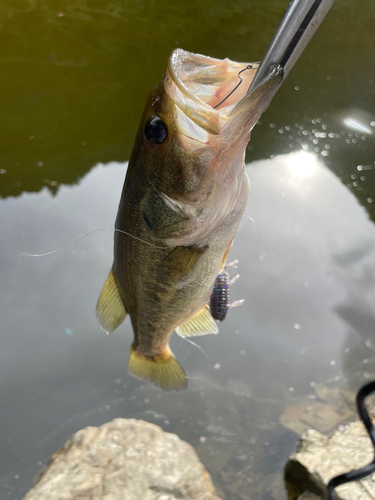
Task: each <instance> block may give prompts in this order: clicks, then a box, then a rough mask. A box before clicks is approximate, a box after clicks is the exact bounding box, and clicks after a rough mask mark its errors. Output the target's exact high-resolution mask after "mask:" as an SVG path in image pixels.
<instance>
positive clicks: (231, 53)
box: [0, 0, 375, 500]
mask: <svg viewBox="0 0 375 500" xmlns="http://www.w3.org/2000/svg"><path fill="white" fill-rule="evenodd" d="M204 5H205V7H204V8H202V2H201V1H200V2H198V1H192V2H182V1H178V2H174V3H173V6H171V5H170V4H169V2H166V1H158V2H154V1H151V0H149V1H137V2H125V1H122V2H120V1H113V2H111V3H108V2H105V1H95V2H94V1H92V2H89V1H84V0H76V2H71V3H68V2H66V1H65V2H61V3H60V7H59V9H58V10H57V9H56V8H55V6H54V5H52V3H51V2H47V1H42V0H41V1H37V0H36V1H33V2H32V1H29V2H25V3H22V2H17V3H15V2H13V1H12V2H10V1H9V2H5V3H4V2H3V4H2V6H1V7H0V40H1V43H0V64H1V67H2V77H1V81H0V89H1V92H2V95H3V99H1V101H0V111H1V117H2V120H1V121H0V132H1V133H0V137H1V141H2V146H1V155H0V196H1V199H0V208H1V214H2V216H1V218H0V236H1V238H2V239H3V240H2V241H3V243H4V241H6V242H7V243H9V244H10V245H12V246H13V247H15V248H17V249H20V250H22V251H24V252H28V253H44V252H48V251H50V250H53V249H55V248H59V247H61V246H63V245H65V244H66V243H68V242H71V241H73V240H75V239H77V238H79V237H80V236H82V235H83V234H85V233H88V232H90V231H94V230H97V229H100V228H106V229H103V230H100V231H96V232H94V233H92V234H91V235H89V236H87V237H85V238H83V239H82V240H80V241H78V242H76V243H73V244H71V245H70V246H67V247H66V248H64V249H62V250H61V251H59V252H57V253H53V254H51V255H47V256H44V257H27V256H24V255H22V254H20V253H18V252H16V251H14V250H12V249H10V248H9V247H7V246H6V245H5V244H3V243H2V244H0V269H1V282H0V287H1V301H0V317H1V337H0V338H1V340H0V342H1V349H0V401H1V427H0V429H1V430H0V449H1V454H0V497H1V498H9V499H12V500H16V499H21V498H22V496H23V495H24V494H25V492H26V491H27V489H28V488H29V487H30V486H31V484H32V480H33V478H34V477H35V475H36V474H37V473H38V471H40V470H41V469H42V468H43V466H44V465H45V464H46V462H47V461H48V458H49V456H50V455H51V454H52V453H53V452H54V451H55V450H56V449H57V448H59V447H60V446H61V445H62V444H63V443H64V442H65V440H66V439H68V437H69V436H70V435H71V434H72V433H73V432H75V431H76V430H78V429H80V428H82V427H84V426H87V425H100V424H101V423H103V422H105V421H108V420H111V419H112V418H115V417H136V418H142V419H145V420H147V421H150V422H154V423H157V424H158V425H160V426H161V427H162V428H163V429H165V430H167V431H171V432H176V433H177V434H178V435H179V436H180V437H181V438H182V439H185V440H187V441H188V442H189V443H191V444H192V445H193V446H194V447H195V448H196V450H197V452H198V454H199V456H200V458H201V460H202V461H203V463H204V464H205V465H206V467H207V469H208V470H209V472H210V473H211V475H212V477H213V479H214V481H215V484H216V486H217V489H218V493H219V494H220V495H221V496H222V497H223V498H225V499H226V500H237V499H238V500H240V499H241V500H243V499H245V500H246V499H250V498H251V499H256V498H262V499H266V498H270V499H277V500H278V499H283V498H285V496H286V493H285V492H284V489H283V479H282V474H283V466H284V464H285V461H286V459H287V457H288V455H289V454H290V453H291V452H292V451H293V450H294V448H295V444H296V442H297V439H298V435H299V433H300V432H301V431H302V430H303V429H304V428H308V427H316V428H318V429H319V430H321V431H323V432H329V431H330V430H331V429H332V428H334V427H335V426H336V425H338V423H339V422H340V421H345V419H349V418H352V417H353V414H354V413H353V412H354V409H353V405H351V404H350V401H353V397H354V392H355V390H356V389H357V388H358V387H359V385H360V384H362V383H363V382H364V381H366V380H368V379H369V378H373V377H374V376H375V357H374V349H375V339H374V331H375V313H374V302H375V226H374V223H373V221H374V220H375V214H374V209H375V189H374V180H375V174H374V170H375V163H374V162H375V153H374V151H375V139H374V137H375V104H374V102H375V73H374V67H373V47H374V40H373V26H374V22H375V8H374V5H373V3H372V2H370V1H369V0H368V1H363V2H360V3H358V2H355V1H354V0H342V1H338V2H337V4H336V5H335V6H334V7H333V9H332V11H331V12H330V14H329V15H328V17H327V19H326V20H325V22H324V23H323V25H322V27H321V29H320V31H319V32H318V33H317V35H316V36H315V38H314V39H313V41H312V42H311V44H310V46H309V47H308V49H307V50H306V52H305V54H304V55H303V57H302V58H301V60H300V62H299V63H298V65H297V67H296V68H295V70H294V71H293V72H292V74H291V75H290V77H289V78H288V80H287V81H286V83H285V84H284V85H283V87H282V89H281V90H280V91H279V93H278V95H277V96H276V97H275V99H274V101H273V103H272V104H271V106H270V108H269V110H267V112H266V113H265V114H264V116H263V117H262V119H261V123H260V124H259V125H258V126H257V127H256V128H255V129H254V132H253V137H252V141H251V143H250V146H249V151H248V156H247V161H248V162H249V165H248V167H247V170H248V174H249V177H250V180H251V184H252V191H251V195H250V200H249V204H248V207H247V210H246V214H247V217H245V218H244V220H243V223H242V226H241V228H240V230H239V232H238V235H237V238H236V242H235V245H234V247H233V250H232V253H231V257H232V258H238V259H239V261H240V262H239V265H238V269H237V270H232V271H231V272H232V273H233V274H234V273H236V272H239V273H240V275H241V279H240V280H239V281H238V282H237V283H236V284H235V285H234V287H233V293H232V298H233V300H236V299H239V298H245V299H246V304H245V305H244V306H243V307H241V308H238V309H234V310H233V311H231V312H230V313H229V314H228V317H227V319H226V321H225V322H224V323H223V324H222V325H220V334H219V335H217V336H206V337H201V338H198V339H194V341H195V342H196V343H197V344H198V346H199V347H198V346H195V345H192V344H190V343H189V342H187V341H184V340H182V339H180V338H178V337H177V336H174V337H173V339H172V342H171V346H172V349H173V351H174V352H175V353H176V355H177V356H178V359H179V361H180V362H181V364H182V366H183V367H184V368H185V370H186V372H187V373H188V376H189V377H190V381H189V388H188V390H186V391H184V392H178V393H164V392H162V391H160V390H158V389H156V388H155V387H153V386H152V385H150V384H147V383H142V382H140V381H138V380H136V379H134V378H132V377H130V376H129V375H128V373H127V370H126V364H127V358H128V351H129V346H130V343H131V339H132V332H131V327H130V324H129V322H128V321H127V322H126V323H125V324H124V325H123V326H122V327H121V328H120V329H119V330H118V331H116V332H115V333H114V334H113V335H111V336H110V337H106V336H105V335H104V334H103V332H102V331H101V330H100V329H99V327H98V325H97V323H96V320H95V314H94V308H95V304H96V300H97V297H98V295H99V293H100V290H101V287H102V284H103V282H104V280H105V278H106V275H107V273H108V269H109V267H110V265H111V261H112V241H113V232H112V230H111V228H112V227H113V224H114V218H115V215H116V211H117V205H118V201H119V197H120V192H121V188H122V182H123V179H124V176H125V172H126V160H127V159H128V158H129V154H130V150H131V146H132V141H133V138H134V135H135V131H136V128H137V126H138V120H139V118H140V114H141V111H142V108H143V105H144V102H145V99H146V96H147V94H148V92H149V90H150V89H151V88H152V86H153V85H154V83H156V82H157V81H158V80H159V78H160V77H161V75H162V73H163V71H164V69H165V67H166V61H167V58H168V55H169V53H170V52H171V50H172V49H173V48H175V47H177V46H181V47H183V48H185V49H187V50H192V51H196V52H202V53H204V54H207V55H212V56H216V57H225V56H228V57H230V58H232V59H234V60H245V61H246V60H250V61H251V60H257V59H259V58H260V57H261V56H262V54H263V52H264V50H265V48H266V46H267V43H268V41H269V39H270V37H271V35H272V33H273V31H274V29H275V27H276V26H277V24H278V21H279V19H280V17H281V15H282V13H283V11H284V9H285V7H286V2H284V1H281V0H278V1H272V2H260V1H254V0H253V1H250V2H249V1H247V2H245V1H232V2H217V1H215V2H214V1H205V2H204ZM337 390H340V391H342V392H337ZM327 402H328V403H330V404H329V405H328V404H327Z"/></svg>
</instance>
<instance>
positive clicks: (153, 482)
mask: <svg viewBox="0 0 375 500" xmlns="http://www.w3.org/2000/svg"><path fill="white" fill-rule="evenodd" d="M47 499H48V500H52V499H56V500H77V499H79V500H124V499H126V500H177V499H178V500H220V499H219V498H218V497H217V496H216V495H215V492H214V487H213V484H212V481H211V478H210V476H209V474H208V472H207V471H206V470H205V468H204V466H203V465H202V464H201V463H200V461H199V459H198V456H197V454H196V452H195V451H194V449H193V448H192V446H190V445H189V444H188V443H186V442H185V441H182V440H181V439H180V438H179V437H178V436H176V435H175V434H170V433H167V432H164V431H163V430H162V429H161V428H160V427H158V426H157V425H154V424H150V423H148V422H144V421H142V420H134V419H123V418H117V419H115V420H113V421H112V422H108V423H106V424H103V425H102V426H101V427H86V428H85V429H82V430H80V431H78V432H76V433H75V434H74V435H73V436H72V438H71V439H69V441H67V442H66V443H65V445H64V446H63V447H62V448H61V449H60V450H58V451H57V452H56V453H55V454H54V455H53V456H52V457H51V461H50V463H49V465H48V466H47V467H46V469H45V470H44V471H43V472H42V473H41V474H40V475H39V477H38V478H37V480H36V483H35V485H34V486H33V487H32V489H31V490H30V491H29V492H28V493H27V495H26V496H25V497H24V500H47Z"/></svg>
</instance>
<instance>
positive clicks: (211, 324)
mask: <svg viewBox="0 0 375 500" xmlns="http://www.w3.org/2000/svg"><path fill="white" fill-rule="evenodd" d="M218 332H219V329H218V327H217V325H216V323H215V321H214V320H213V318H212V316H211V313H210V309H209V307H208V305H207V304H205V305H204V306H203V307H202V309H200V310H199V311H198V312H197V313H196V314H195V315H194V316H193V317H192V318H190V319H189V321H187V322H186V323H183V324H182V325H180V326H178V327H177V328H176V333H178V335H180V336H181V337H194V336H198V335H207V334H209V333H218Z"/></svg>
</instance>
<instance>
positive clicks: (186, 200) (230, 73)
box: [97, 0, 334, 389]
mask: <svg viewBox="0 0 375 500" xmlns="http://www.w3.org/2000/svg"><path fill="white" fill-rule="evenodd" d="M333 2H334V0H304V1H303V2H302V1H300V0H292V1H291V2H290V3H289V6H288V9H287V11H286V13H285V14H284V17H283V19H282V21H281V23H280V25H279V27H278V29H277V30H276V32H275V35H274V37H273V39H272V40H271V43H270V45H269V47H268V49H267V51H266V54H265V56H264V58H263V59H262V62H261V64H260V65H258V64H257V63H253V64H252V63H237V62H234V61H231V60H229V59H224V60H220V59H213V58H210V57H206V56H203V55H199V54H193V53H190V52H186V51H184V50H182V49H177V50H175V51H174V52H173V53H172V55H171V57H170V59H169V62H168V67H167V71H166V74H165V76H164V77H163V79H162V80H161V81H160V82H159V83H158V84H157V85H156V87H155V88H154V89H153V90H152V92H151V94H150V96H149V99H148V101H147V103H146V106H145V109H144V112H143V116H142V119H141V123H140V126H139V130H138V133H137V137H136V140H135V145H134V149H133V152H132V154H131V158H130V161H129V166H128V170H127V174H126V179H125V184H124V188H123V192H122V195H121V201H120V206H119V209H118V214H117V219H116V229H117V231H116V233H115V244H114V261H113V266H112V269H111V271H110V273H109V276H108V278H107V281H106V283H105V284H104V287H103V290H102V292H101V295H100V297H99V301H98V304H97V317H98V320H99V323H100V325H101V327H102V328H103V329H104V330H105V331H106V332H107V333H110V332H112V331H113V330H115V329H116V328H117V327H118V326H119V325H120V324H121V323H122V322H123V321H124V319H125V317H126V316H127V315H129V316H130V319H131V322H132V326H133V331H134V342H133V344H132V347H131V349H130V357H129V363H128V369H129V371H130V372H131V373H132V374H133V375H135V376H136V377H139V378H141V379H144V380H150V381H152V382H153V383H154V384H156V385H158V386H160V387H161V388H163V389H182V388H184V387H185V386H186V375H185V373H184V371H183V369H182V367H181V366H180V364H179V363H178V361H177V360H176V358H175V357H174V356H173V354H172V352H171V351H170V348H169V345H168V341H169V338H170V336H171V335H172V333H173V331H174V330H176V332H177V333H178V334H179V335H181V336H193V335H205V334H208V333H217V331H218V328H217V325H216V323H215V321H214V319H213V317H212V315H211V312H210V308H209V305H208V304H209V299H210V295H211V293H212V290H213V286H214V283H215V280H216V278H217V276H218V275H219V274H220V273H221V272H222V270H223V269H224V267H225V264H226V261H227V257H228V254H229V251H230V248H231V246H232V243H233V239H234V236H235V234H236V231H237V228H238V225H239V223H240V220H241V217H242V214H243V212H244V209H245V205H246V202H247V198H248V194H249V180H248V178H247V176H246V173H245V170H244V158H245V149H246V146H247V143H248V141H249V139H250V131H251V130H252V128H253V127H254V125H255V124H256V122H257V121H258V119H259V117H260V116H261V114H262V113H263V112H264V110H265V109H266V108H267V106H268V105H269V103H270V101H271V99H272V97H273V96H274V94H275V93H276V91H277V90H278V88H279V87H280V85H281V83H282V81H283V80H284V79H285V77H286V76H287V74H288V73H289V72H290V70H291V69H292V67H293V66H294V64H295V62H296V61H297V59H298V57H299V56H300V55H301V53H302V52H303V50H304V48H305V47H306V45H307V43H308V42H309V40H310V39H311V37H312V36H313V34H314V33H315V31H316V30H317V28H318V26H319V25H320V23H321V21H322V20H323V19H324V17H325V15H326V13H327V12H328V10H329V9H330V7H331V6H332V4H333ZM239 83H240V84H239Z"/></svg>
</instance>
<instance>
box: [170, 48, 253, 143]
mask: <svg viewBox="0 0 375 500" xmlns="http://www.w3.org/2000/svg"><path fill="white" fill-rule="evenodd" d="M258 66H259V64H258V63H238V62H235V61H231V60H230V59H215V58H212V57H207V56H203V55H200V54H193V53H191V52H187V51H185V50H182V49H176V50H175V51H174V52H173V53H172V55H171V57H170V59H169V63H168V69H167V76H166V80H165V88H166V90H167V92H168V94H169V95H170V97H171V98H172V99H173V101H174V102H175V104H176V105H177V106H178V107H179V108H180V109H181V110H182V111H183V112H184V113H185V115H187V116H188V117H189V118H191V119H192V120H193V121H194V122H196V123H198V125H200V126H201V127H203V128H204V129H206V130H207V132H210V133H214V134H218V133H219V132H220V130H221V129H222V127H223V125H224V124H225V123H226V122H227V120H228V119H229V117H230V116H233V113H235V109H236V107H237V106H238V104H239V103H241V101H243V99H244V98H245V97H246V95H247V91H248V89H249V86H250V84H251V82H252V81H253V79H254V76H255V73H256V71H257V69H258Z"/></svg>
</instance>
